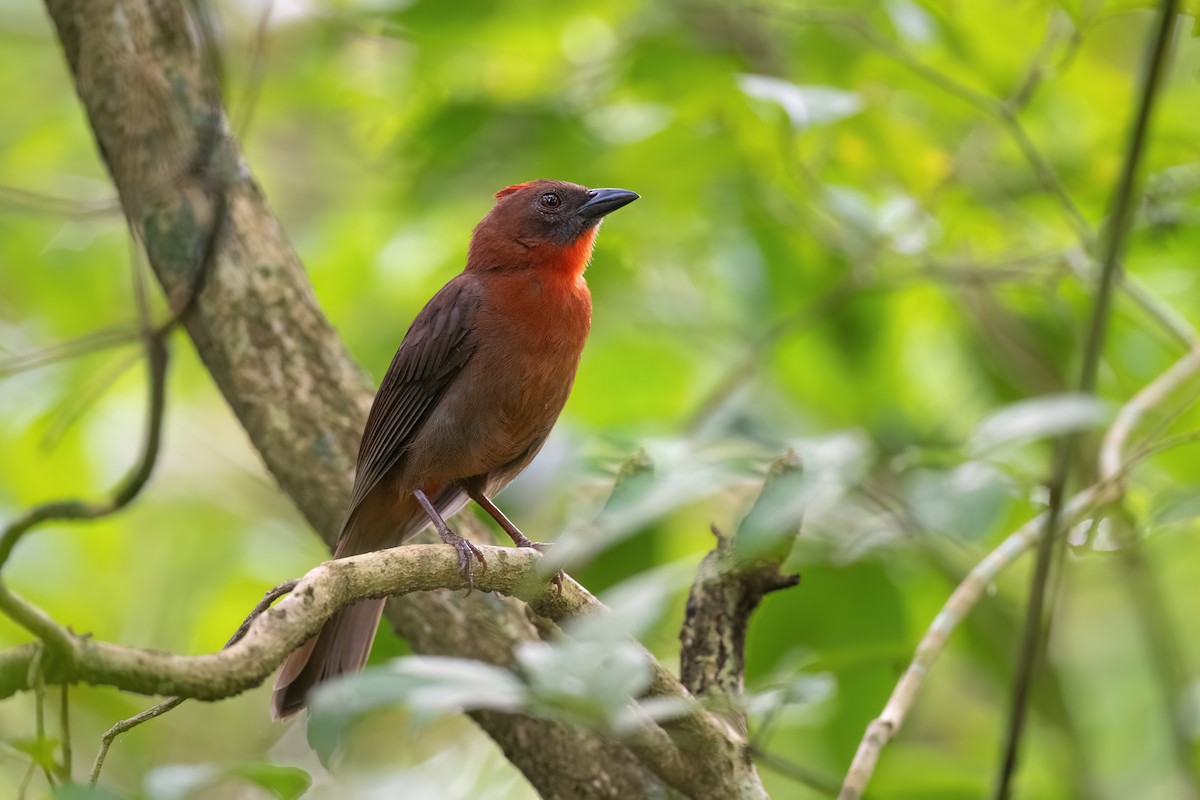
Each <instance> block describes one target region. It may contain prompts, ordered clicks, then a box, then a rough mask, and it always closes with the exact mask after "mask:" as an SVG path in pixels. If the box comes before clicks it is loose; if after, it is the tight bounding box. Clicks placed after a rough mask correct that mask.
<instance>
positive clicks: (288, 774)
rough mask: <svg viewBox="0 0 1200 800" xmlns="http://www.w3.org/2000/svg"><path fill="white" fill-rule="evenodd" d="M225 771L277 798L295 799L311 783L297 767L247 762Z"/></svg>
mask: <svg viewBox="0 0 1200 800" xmlns="http://www.w3.org/2000/svg"><path fill="white" fill-rule="evenodd" d="M227 772H228V774H230V775H236V776H238V777H240V778H244V779H245V780H247V781H250V782H251V783H253V784H255V785H256V786H261V787H262V788H264V789H267V790H269V791H270V792H271V793H272V794H274V795H275V796H276V797H277V798H279V800H297V798H299V797H300V796H301V795H302V794H304V793H305V792H306V791H308V787H309V786H311V785H312V778H311V777H310V776H309V774H308V773H307V772H305V771H304V770H302V769H300V768H299V767H283V766H279V765H276V764H263V763H249V764H239V765H238V766H235V767H230V768H229V769H228V770H227Z"/></svg>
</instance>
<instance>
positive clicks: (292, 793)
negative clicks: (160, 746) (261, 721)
mask: <svg viewBox="0 0 1200 800" xmlns="http://www.w3.org/2000/svg"><path fill="white" fill-rule="evenodd" d="M229 778H236V779H239V780H242V781H247V782H249V783H252V784H254V785H255V786H259V787H261V788H263V789H266V790H267V791H269V792H271V794H272V795H274V796H275V797H276V798H278V799H279V800H296V798H299V797H300V796H301V795H302V794H304V792H305V791H307V790H308V787H309V786H310V785H311V784H312V779H311V778H310V777H309V775H308V773H307V772H305V771H304V770H302V769H299V768H298V767H284V766H277V765H274V764H264V763H258V762H249V763H245V764H233V765H228V766H223V765H220V764H171V765H168V766H165V767H158V768H157V769H154V770H151V771H150V773H149V774H148V775H147V776H146V780H145V790H146V795H147V797H149V798H150V800H185V798H187V797H189V796H191V795H192V794H193V793H194V792H197V791H199V790H201V789H204V788H206V787H209V786H212V785H213V784H215V783H217V782H219V781H222V780H226V779H229Z"/></svg>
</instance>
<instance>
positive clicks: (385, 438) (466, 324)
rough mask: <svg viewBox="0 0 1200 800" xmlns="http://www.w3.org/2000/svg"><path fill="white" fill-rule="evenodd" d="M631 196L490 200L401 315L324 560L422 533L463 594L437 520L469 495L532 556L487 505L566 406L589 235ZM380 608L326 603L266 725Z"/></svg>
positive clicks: (363, 647)
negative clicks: (331, 610)
mask: <svg viewBox="0 0 1200 800" xmlns="http://www.w3.org/2000/svg"><path fill="white" fill-rule="evenodd" d="M638 198H639V195H638V194H637V193H636V192H631V191H629V190H627V189H588V188H585V187H583V186H580V185H578V184H574V183H568V182H565V181H557V180H535V181H528V182H525V183H518V184H515V185H512V186H508V187H506V188H504V189H501V190H500V191H499V192H497V193H496V195H495V201H496V202H495V204H494V205H493V206H492V208H491V210H490V211H489V212H488V213H487V215H486V216H485V217H484V218H483V220H482V221H481V222H480V223H479V224H478V225H477V226H476V227H475V230H474V233H473V234H472V236H471V242H470V246H469V247H468V250H467V261H466V266H465V267H464V268H463V270H462V272H460V273H459V274H458V275H457V276H455V277H454V278H453V279H452V280H451V281H450V282H449V283H447V284H446V285H445V286H443V287H442V288H441V290H440V291H438V293H437V294H435V295H434V296H433V298H432V299H431V300H430V301H429V302H428V303H427V304H426V305H425V307H424V308H423V309H421V311H420V312H419V313H418V314H417V316H416V317H415V318H414V319H413V322H412V324H411V326H410V327H409V329H408V332H407V333H406V334H405V336H404V339H403V340H402V341H401V343H400V346H399V348H398V349H397V351H396V355H395V357H394V358H393V359H392V362H391V365H390V366H389V367H388V369H387V372H386V374H385V375H384V377H383V381H382V382H381V383H380V386H379V390H378V392H377V393H376V395H375V399H374V402H373V403H372V405H371V410H370V412H369V413H368V415H367V422H366V426H365V428H364V430H363V436H362V441H361V444H360V446H359V452H358V461H357V465H356V470H355V477H354V486H353V488H352V490H351V498H350V504H349V507H348V510H347V512H346V516H345V522H344V523H343V525H342V531H341V535H340V536H339V538H338V542H337V546H336V547H335V549H334V553H333V556H334V558H342V557H344V556H351V555H358V554H361V553H366V552H370V551H373V550H383V549H386V548H389V547H395V546H397V545H399V544H402V543H404V542H405V541H406V540H408V539H409V538H411V537H412V536H414V535H415V534H416V533H418V532H419V531H421V530H422V529H424V528H426V527H428V526H429V525H432V526H433V528H434V529H435V530H436V531H437V533H438V535H439V536H440V537H441V540H442V541H443V542H445V543H446V544H449V545H451V546H453V547H454V548H455V550H456V552H457V556H458V563H459V567H460V569H461V570H462V573H463V576H464V578H465V579H466V585H467V590H468V592H469V591H470V589H471V583H472V580H471V567H472V562H474V561H478V564H479V566H480V568H481V569H486V564H485V562H484V561H483V554H482V553H481V552H480V550H479V549H478V548H477V547H476V546H475V545H473V544H471V543H470V542H469V541H467V540H466V539H463V538H462V537H460V536H459V535H458V534H456V533H455V532H454V531H453V530H452V529H451V528H450V526H449V525H448V524H447V523H446V520H447V519H448V518H450V517H452V516H453V515H454V514H455V513H457V512H458V511H459V510H461V509H462V508H463V506H465V505H466V503H468V502H469V501H471V500H474V501H475V503H476V504H478V505H479V506H480V507H481V508H482V509H483V510H484V511H485V512H486V513H487V514H488V515H490V516H491V517H492V518H493V519H494V520H495V521H496V523H497V524H498V525H499V526H500V528H501V529H503V530H504V531H505V532H506V533H507V534H508V535H509V536H510V537H511V538H512V540H513V543H514V544H515V545H516V546H517V547H540V545H539V544H538V543H536V542H533V541H531V540H530V539H528V538H527V537H526V536H525V535H524V534H522V533H521V531H520V530H519V529H518V528H517V526H516V525H514V524H513V523H512V522H511V521H509V519H508V518H507V517H506V516H505V515H504V513H503V512H502V511H501V510H500V509H499V508H498V507H497V506H496V504H495V503H494V502H493V501H492V498H493V497H494V496H495V494H496V493H497V492H499V491H500V490H501V489H503V488H504V486H506V485H507V484H508V483H509V482H510V481H512V480H513V478H515V477H516V476H517V475H518V474H520V473H521V471H522V470H524V469H525V468H526V467H527V466H529V463H530V462H531V461H533V458H534V456H536V455H537V454H538V451H539V450H541V448H542V445H544V444H545V443H546V438H547V437H548V436H549V435H550V430H551V428H552V427H553V426H554V423H555V421H556V420H557V419H558V416H559V413H560V412H561V411H562V409H563V406H564V405H565V404H566V402H567V396H568V395H569V394H570V392H571V386H572V384H573V383H574V380H575V372H576V369H577V367H578V365H579V359H580V355H581V354H582V352H583V346H584V342H585V341H586V340H587V336H588V333H589V331H590V328H591V320H592V301H591V293H590V291H589V289H588V285H587V281H586V280H585V279H584V271H585V270H586V269H587V266H588V263H589V262H590V260H591V257H592V249H593V247H594V245H595V241H596V233H597V231H598V229H599V227H600V223H601V221H602V220H603V219H604V217H605V216H607V215H608V214H610V213H612V212H613V211H616V210H617V209H619V208H622V207H624V206H626V205H628V204H629V203H631V202H633V201H634V200H637V199H638ZM384 603H385V601H384V600H364V601H361V602H358V603H355V604H353V605H350V606H347V607H345V608H343V609H341V610H340V611H338V612H336V613H335V614H334V615H333V616H332V617H330V618H329V620H328V621H327V622H326V623H325V624H324V626H323V627H322V628H321V630H320V631H319V632H318V633H317V635H316V636H315V637H313V638H311V639H309V640H308V641H307V642H306V643H305V644H303V645H301V646H300V647H299V648H298V649H297V650H295V651H293V652H292V653H291V654H290V655H289V656H288V657H287V658H286V659H285V660H284V662H283V664H282V665H281V667H280V670H279V674H278V676H277V679H276V682H275V690H274V693H273V695H272V698H271V716H272V718H273V719H284V718H287V717H290V716H292V715H293V714H296V713H297V712H299V711H300V710H302V709H303V708H304V707H305V706H306V704H307V698H308V695H309V692H310V691H311V690H312V689H313V687H315V686H316V685H318V684H320V683H322V682H325V681H328V680H330V679H332V678H335V677H337V676H339V675H343V674H347V673H353V672H356V671H357V670H359V669H361V668H362V666H363V665H364V664H365V663H366V661H367V657H368V656H369V655H370V652H371V645H372V643H373V641H374V638H375V631H376V629H377V628H378V626H379V620H380V617H381V616H382V614H383V607H384Z"/></svg>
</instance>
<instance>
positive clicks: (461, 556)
mask: <svg viewBox="0 0 1200 800" xmlns="http://www.w3.org/2000/svg"><path fill="white" fill-rule="evenodd" d="M438 536H440V537H442V541H443V542H445V543H446V544H448V545H451V546H452V547H453V548H454V551H455V552H456V553H458V571H459V572H461V573H462V576H463V580H464V581H466V582H467V594H466V595H464V597H466V596H469V595H470V594H471V591H472V590H473V589H474V588H475V580H474V578H472V576H471V562H472V561H478V562H479V572H480V574H483V573H485V572H487V562H486V561H484V559H483V551H482V550H480V549H479V548H478V547H476V546H475V545H474V544H473V543H471V542H470V541H468V540H467V539H464V538H463V537H461V536H459V535H458V534H457V533H455V532H454V531H452V530H450V529H449V528H444V529H439V530H438Z"/></svg>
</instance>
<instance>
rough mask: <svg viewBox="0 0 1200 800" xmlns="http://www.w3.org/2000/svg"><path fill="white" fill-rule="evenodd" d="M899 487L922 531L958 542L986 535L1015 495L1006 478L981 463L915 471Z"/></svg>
mask: <svg viewBox="0 0 1200 800" xmlns="http://www.w3.org/2000/svg"><path fill="white" fill-rule="evenodd" d="M902 486H903V493H904V499H905V500H906V501H907V503H908V505H909V507H910V508H911V509H912V513H913V516H914V517H915V518H916V520H917V522H918V523H919V524H920V525H921V526H922V527H923V528H925V529H927V530H931V531H937V532H938V533H944V534H947V535H949V536H955V537H958V538H961V539H978V538H980V537H982V536H984V535H985V534H986V533H988V531H990V530H991V529H992V527H993V526H994V525H995V524H996V522H997V520H998V519H999V518H1000V516H1001V515H1002V514H1003V513H1004V511H1005V507H1006V506H1007V504H1008V501H1009V499H1010V498H1011V497H1012V496H1013V494H1014V488H1013V486H1012V484H1011V482H1010V481H1009V479H1008V477H1007V476H1006V475H1005V474H1004V473H1002V472H1001V471H1000V470H998V469H996V468H995V467H993V466H991V465H989V464H985V463H984V462H982V461H968V462H967V463H965V464H960V465H959V466H957V467H955V468H954V469H951V470H934V469H915V470H912V471H911V472H909V473H907V474H906V475H905V476H904V479H903V484H902Z"/></svg>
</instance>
